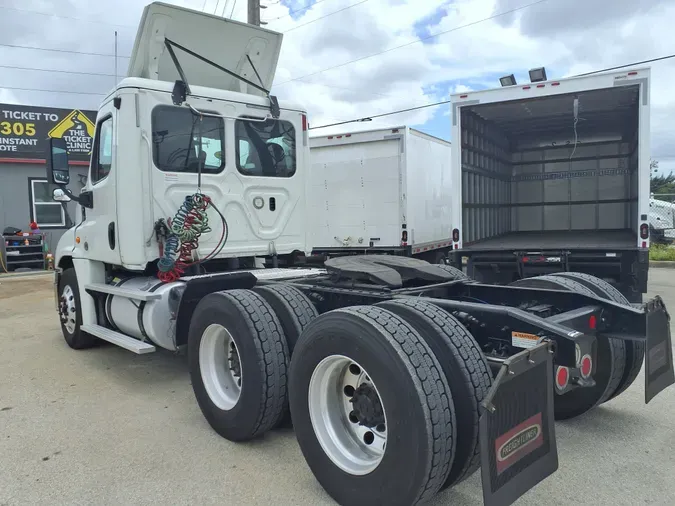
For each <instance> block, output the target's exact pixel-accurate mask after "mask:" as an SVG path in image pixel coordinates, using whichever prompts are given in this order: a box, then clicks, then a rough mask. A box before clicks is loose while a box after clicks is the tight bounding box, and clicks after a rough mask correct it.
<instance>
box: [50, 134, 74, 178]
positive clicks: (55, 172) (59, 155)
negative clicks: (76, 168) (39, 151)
mask: <svg viewBox="0 0 675 506" xmlns="http://www.w3.org/2000/svg"><path fill="white" fill-rule="evenodd" d="M69 170H70V168H69V167H68V145H67V144H66V141H64V140H63V139H54V138H50V139H49V152H48V153H47V180H48V181H49V182H50V183H52V184H57V185H67V184H68V183H70V172H69Z"/></svg>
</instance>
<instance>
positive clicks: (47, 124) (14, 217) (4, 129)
mask: <svg viewBox="0 0 675 506" xmlns="http://www.w3.org/2000/svg"><path fill="white" fill-rule="evenodd" d="M95 121H96V111H80V110H71V109H54V108H47V107H32V106H22V105H10V104H0V233H1V232H2V231H4V230H5V229H6V228H7V227H16V228H19V229H22V230H24V231H28V230H30V228H29V225H30V223H31V222H32V221H35V222H36V223H37V224H38V227H39V228H40V231H41V232H42V233H43V234H44V240H45V243H46V249H47V250H48V251H52V252H53V251H54V249H55V248H56V244H57V242H58V240H59V238H60V237H61V235H63V233H64V232H65V230H67V228H68V225H69V219H70V220H72V221H75V220H76V205H75V203H74V202H69V203H68V204H65V205H62V204H61V203H59V202H54V201H53V200H52V192H53V190H54V187H52V186H51V185H49V184H48V183H47V171H46V163H45V156H46V152H47V149H48V139H49V138H50V137H57V138H63V139H65V140H66V142H67V144H68V150H69V160H70V164H71V167H70V185H69V189H70V190H71V191H72V192H73V193H75V194H78V193H79V192H80V190H81V189H82V187H83V186H84V185H85V183H86V180H87V173H88V169H89V156H90V154H91V150H92V144H93V136H94V130H95ZM2 245H3V246H4V241H3V243H2ZM2 251H3V248H2V247H1V246H0V255H1V254H2ZM0 272H2V269H0Z"/></svg>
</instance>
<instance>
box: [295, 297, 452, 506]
mask: <svg viewBox="0 0 675 506" xmlns="http://www.w3.org/2000/svg"><path fill="white" fill-rule="evenodd" d="M336 355H337V356H346V357H348V358H349V359H350V360H353V361H356V362H358V363H359V364H361V366H362V367H363V369H365V370H366V371H367V372H368V374H369V375H370V378H371V379H372V381H373V382H374V384H375V385H376V388H377V389H378V392H379V396H380V398H381V400H382V404H383V406H384V413H385V417H386V424H387V441H386V449H385V452H384V454H383V456H382V460H381V461H380V462H379V464H378V465H377V467H376V468H375V469H373V470H372V471H370V472H368V473H367V474H363V475H354V474H350V473H348V472H346V471H343V470H342V469H341V468H340V467H338V466H337V465H336V464H335V463H334V461H333V460H332V459H331V458H330V457H329V456H328V454H327V453H326V452H325V451H324V450H323V447H322V446H321V443H320V442H319V440H318V438H317V436H316V434H315V431H314V427H313V424H312V419H311V417H310V411H309V410H310V407H309V391H310V389H309V386H310V380H311V378H312V375H313V373H314V371H315V368H316V367H317V365H319V364H320V363H321V361H322V360H324V359H325V358H326V357H332V356H336ZM289 392H290V404H291V413H292V416H293V422H294V424H295V434H296V437H297V439H298V443H299V445H300V449H301V450H302V453H303V455H304V457H305V460H306V461H307V463H308V465H309V467H310V469H311V470H312V472H313V473H314V476H315V477H316V478H317V480H318V481H319V483H321V485H322V486H323V488H324V489H325V490H326V491H327V492H328V494H330V496H331V497H332V498H333V499H334V500H335V501H336V502H338V503H339V504H341V505H345V506H346V505H350V506H351V505H355V504H383V505H384V504H386V505H387V506H411V505H415V504H418V503H420V502H422V501H425V500H428V499H430V498H431V497H433V496H434V495H435V494H436V493H437V492H438V490H439V489H440V487H441V485H443V483H444V482H445V480H446V478H447V476H448V473H449V471H450V466H451V464H452V461H453V458H454V443H455V440H456V439H455V438H456V431H455V414H454V406H453V402H452V397H451V393H450V389H449V387H448V384H447V380H446V379H445V375H444V374H443V371H442V369H441V366H440V365H439V363H438V360H437V359H436V357H435V356H434V354H433V352H432V351H431V349H430V348H429V346H428V345H427V344H426V342H425V341H424V340H423V339H422V338H421V337H420V335H419V334H418V333H417V332H416V331H415V330H414V329H413V328H412V327H411V326H410V325H408V324H407V323H406V322H405V321H403V320H402V319H401V318H399V317H398V316H396V315H394V314H393V313H391V312H389V311H387V310H385V309H383V308H380V307H374V306H356V307H349V308H343V309H337V310H334V311H330V312H327V313H324V314H323V315H321V316H319V317H318V318H317V319H315V320H314V321H313V322H312V323H311V324H310V325H309V327H307V328H306V329H305V331H304V332H303V333H302V335H301V336H300V339H299V340H298V343H297V344H296V347H295V355H294V356H293V360H292V362H291V370H290V381H289Z"/></svg>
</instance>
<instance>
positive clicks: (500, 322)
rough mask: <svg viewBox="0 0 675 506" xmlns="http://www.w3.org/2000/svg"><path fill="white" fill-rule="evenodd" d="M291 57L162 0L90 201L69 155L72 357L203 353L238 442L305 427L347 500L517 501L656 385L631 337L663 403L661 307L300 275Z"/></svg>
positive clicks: (201, 366) (303, 142)
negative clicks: (286, 76) (119, 350)
mask: <svg viewBox="0 0 675 506" xmlns="http://www.w3.org/2000/svg"><path fill="white" fill-rule="evenodd" d="M280 45H281V35H280V34H278V33H275V32H271V31H269V30H266V29H262V28H258V27H254V26H249V25H245V24H241V23H237V22H234V21H229V20H225V19H221V18H218V17H215V16H210V15H206V14H203V13H201V12H194V11H189V10H185V9H182V8H178V7H173V6H168V5H165V4H161V3H153V4H151V5H149V6H148V7H146V9H145V11H144V15H143V18H142V21H141V24H140V27H139V32H138V35H137V38H136V44H135V46H134V51H133V55H132V58H131V62H130V66H129V76H128V77H127V78H126V79H123V80H122V81H121V82H120V83H119V84H118V85H117V86H116V87H115V89H114V90H112V91H111V92H110V94H109V95H108V96H107V97H106V98H105V99H104V100H103V103H102V104H101V107H100V109H99V112H98V115H97V119H96V133H95V138H94V148H93V154H92V159H91V164H90V168H89V177H88V180H87V184H86V186H85V188H84V189H83V191H82V193H81V194H79V195H74V194H72V193H70V192H69V191H68V190H67V188H66V186H65V185H66V184H67V183H68V181H69V166H68V154H67V147H66V145H65V143H64V142H63V141H62V140H60V139H51V140H50V141H49V142H50V151H49V153H47V160H48V167H47V174H48V177H49V180H50V182H51V183H53V184H55V185H56V186H57V187H58V188H56V189H55V193H54V196H55V199H57V200H61V201H63V200H67V199H73V200H76V201H77V202H78V204H79V206H80V208H81V213H79V214H80V216H79V217H78V219H77V220H76V222H77V224H76V225H75V226H74V227H73V228H72V229H70V230H69V231H68V232H67V233H65V234H64V235H63V237H62V238H61V240H60V241H59V244H58V247H57V251H56V258H55V262H56V267H57V268H56V274H55V288H56V302H57V309H58V314H59V317H60V322H61V328H62V332H63V335H64V338H65V340H66V342H67V343H68V345H69V346H70V347H71V348H73V349H77V350H81V349H85V348H88V347H91V346H95V345H96V344H97V343H98V342H100V340H104V341H109V342H111V343H114V344H116V345H118V346H121V347H123V348H126V349H128V350H130V351H132V352H134V353H148V352H153V351H156V350H157V349H158V348H159V349H166V350H171V351H175V350H186V352H187V355H188V363H189V372H190V376H191V382H192V386H193V389H194V393H195V397H196V400H197V403H198V405H199V407H200V408H201V411H202V413H203V414H204V416H205V418H206V419H207V420H208V422H209V424H210V425H211V427H212V428H213V429H214V430H215V431H216V432H217V433H218V434H220V435H221V436H223V437H225V438H228V439H229V440H232V441H244V440H249V439H252V438H255V437H258V436H261V435H263V434H265V433H266V432H267V431H269V430H271V429H274V428H275V427H277V426H278V425H279V424H280V423H282V422H283V421H284V420H286V419H288V418H289V417H290V418H291V419H292V423H293V425H294V427H295V433H296V437H297V440H298V443H299V445H300V448H301V450H302V453H303V455H304V457H305V460H306V461H307V464H308V466H309V468H310V469H311V470H312V472H313V473H314V475H315V476H316V478H317V479H318V481H319V482H320V483H321V485H322V486H323V487H324V488H325V489H326V490H327V492H328V493H329V494H330V495H331V496H332V497H333V498H334V499H335V500H336V501H337V502H338V503H339V504H342V505H353V504H382V505H388V506H409V505H414V504H419V503H422V502H424V501H426V500H428V499H430V498H431V497H433V496H434V495H435V494H436V493H437V492H438V491H439V490H442V489H446V488H449V487H451V486H453V485H454V484H456V483H458V482H459V481H461V480H463V479H465V478H466V477H468V476H469V475H471V474H472V473H473V472H474V471H476V470H477V469H478V468H479V467H480V468H481V472H482V478H483V479H482V482H483V495H484V499H485V503H486V504H488V505H497V504H498V505H505V504H510V503H511V502H513V501H514V500H515V499H516V498H517V497H519V496H520V495H522V494H523V493H525V492H526V491H527V490H529V489H530V488H531V487H532V486H534V485H535V484H536V483H538V482H539V481H541V480H542V479H544V478H546V477H547V476H549V475H550V474H552V473H553V472H555V470H556V469H557V466H558V457H557V450H556V439H555V426H554V420H555V419H561V418H571V417H575V416H579V415H581V414H583V413H585V412H586V411H588V410H590V409H592V408H594V407H595V406H597V405H599V404H601V403H603V402H607V401H609V400H610V399H612V398H614V397H616V396H617V395H619V394H620V393H621V392H623V391H624V390H625V389H626V388H628V387H629V386H630V385H631V383H633V381H634V380H635V379H636V376H637V372H638V371H639V370H640V367H641V365H642V357H639V360H638V359H636V358H635V356H629V355H628V354H627V351H626V350H627V348H626V344H627V343H629V342H636V343H639V344H640V345H641V346H643V348H646V353H645V354H644V357H645V359H644V360H645V362H646V370H645V371H646V372H645V387H646V390H645V391H646V396H645V400H646V401H647V402H648V401H650V400H651V399H652V398H653V397H654V396H655V395H656V394H658V393H659V392H660V391H662V390H663V389H664V388H666V387H667V386H669V385H671V384H672V383H673V382H674V381H675V378H674V377H673V359H672V343H671V335H670V327H669V316H668V313H667V311H666V309H665V306H664V304H663V302H662V300H661V299H660V298H659V297H656V298H654V299H652V300H650V301H649V302H648V303H646V304H644V305H640V306H639V307H633V306H631V305H630V304H628V303H627V301H625V299H622V298H621V296H620V294H619V295H617V294H616V293H615V292H614V291H613V290H612V288H611V286H610V285H608V284H606V283H604V282H603V281H602V280H599V279H597V278H594V277H589V276H584V275H581V274H579V275H575V274H574V273H568V274H567V275H566V276H556V275H552V276H543V277H538V278H532V283H533V284H532V285H530V286H527V287H522V286H492V285H484V284H481V283H478V282H475V281H472V280H470V279H468V278H467V277H466V276H465V275H464V274H463V273H462V272H460V271H458V270H456V269H453V268H451V267H450V266H447V265H444V266H438V265H433V264H430V263H427V262H424V261H422V260H418V259H414V258H406V257H402V256H395V255H355V256H343V257H338V258H333V259H329V260H326V261H325V262H324V263H323V264H322V265H321V266H320V267H319V268H316V267H314V268H311V267H307V266H303V265H298V264H299V263H301V262H302V258H303V255H302V253H303V252H307V251H308V249H309V247H308V243H309V241H308V239H307V235H308V232H307V231H308V227H307V222H308V221H309V218H308V216H307V204H306V202H307V197H306V194H307V192H308V191H309V188H310V185H309V181H310V178H309V171H310V168H311V162H310V151H309V143H308V139H307V117H306V113H305V111H304V109H303V108H302V107H300V106H297V105H294V104H290V103H279V102H278V101H277V100H276V99H275V97H273V96H271V95H270V94H269V92H268V91H267V90H268V89H269V87H270V85H271V83H272V80H273V76H274V72H275V67H276V61H277V57H278V54H279V48H280ZM256 258H258V259H264V264H265V265H264V266H260V265H256V264H259V262H257V261H256V260H255V259H256ZM140 388H142V385H141V386H140ZM169 430H180V427H174V428H172V429H169ZM570 497H573V495H572V494H571V495H570ZM556 500H558V498H556Z"/></svg>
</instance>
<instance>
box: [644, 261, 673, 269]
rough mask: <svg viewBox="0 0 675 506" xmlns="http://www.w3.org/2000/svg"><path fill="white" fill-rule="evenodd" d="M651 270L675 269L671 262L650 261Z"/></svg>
mask: <svg viewBox="0 0 675 506" xmlns="http://www.w3.org/2000/svg"><path fill="white" fill-rule="evenodd" d="M649 267H650V268H651V269H675V262H673V261H671V260H650V261H649Z"/></svg>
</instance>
